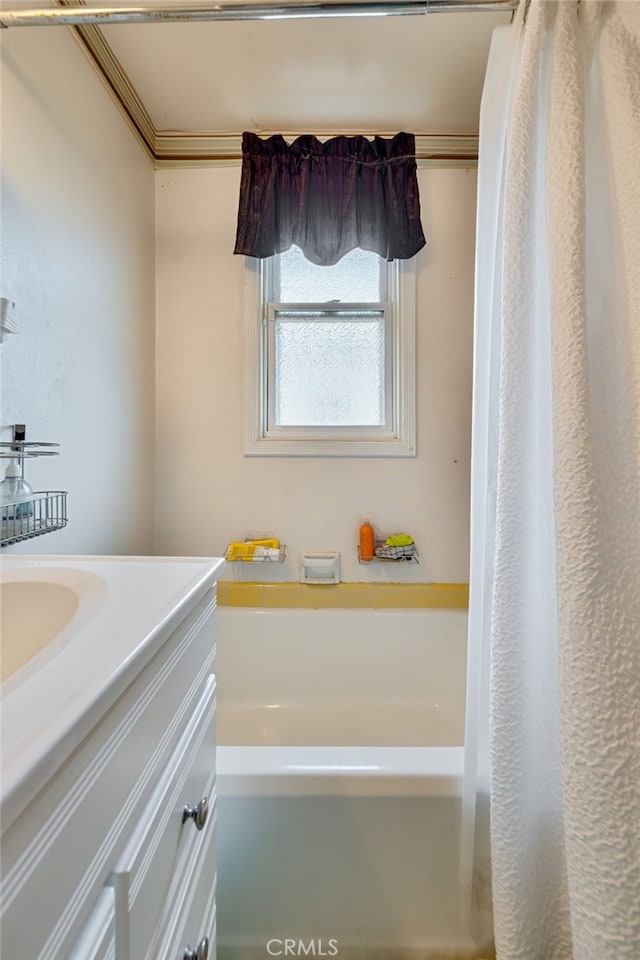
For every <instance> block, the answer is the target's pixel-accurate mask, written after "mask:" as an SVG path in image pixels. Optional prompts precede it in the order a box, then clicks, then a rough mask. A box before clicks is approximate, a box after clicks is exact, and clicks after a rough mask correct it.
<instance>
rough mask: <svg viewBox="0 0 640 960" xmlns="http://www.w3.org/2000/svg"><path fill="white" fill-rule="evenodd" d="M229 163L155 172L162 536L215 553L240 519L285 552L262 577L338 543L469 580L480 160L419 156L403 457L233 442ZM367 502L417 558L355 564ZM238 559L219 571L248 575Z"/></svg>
mask: <svg viewBox="0 0 640 960" xmlns="http://www.w3.org/2000/svg"><path fill="white" fill-rule="evenodd" d="M239 176H240V169H239V167H238V166H232V167H228V168H223V169H210V170H189V171H187V170H176V171H164V170H163V171H159V172H158V173H157V175H156V177H157V181H156V182H157V190H156V196H157V205H156V220H157V296H158V310H157V331H158V338H157V351H158V353H157V357H158V367H157V377H158V380H157V417H158V420H157V426H158V432H157V473H156V482H157V492H158V499H157V537H158V539H157V546H158V549H159V551H160V552H163V553H187V554H189V553H190V554H219V553H220V552H221V551H222V550H223V549H224V547H225V544H226V543H227V542H228V541H230V540H232V539H237V538H239V537H242V536H243V535H245V534H246V533H248V532H250V531H256V530H257V531H261V530H274V531H275V532H276V533H277V534H278V535H279V536H280V537H281V538H282V539H283V540H284V541H285V542H286V543H287V544H288V545H289V547H290V555H291V560H292V562H291V564H290V565H289V564H285V565H284V566H283V567H282V568H278V569H277V570H274V569H273V568H271V567H270V568H269V572H268V577H269V578H270V579H272V578H275V577H279V578H284V579H294V580H295V579H297V578H298V562H299V554H300V552H301V551H304V550H339V551H340V552H341V554H342V561H343V576H344V579H346V580H362V579H368V578H371V577H374V576H375V575H376V574H377V575H378V576H381V577H383V578H385V579H394V580H402V579H407V578H411V579H416V580H442V581H466V580H467V579H468V528H469V448H470V439H469V438H470V423H471V399H470V393H471V355H472V320H473V256H474V223H475V189H476V177H475V172H474V171H468V170H462V169H432V170H428V169H424V170H421V171H420V188H421V198H422V214H423V223H424V228H425V232H426V234H427V238H428V245H427V247H426V249H425V250H423V251H421V253H420V254H419V255H418V444H419V455H418V457H417V458H415V459H410V460H384V459H382V460H349V459H334V460H331V459H317V460H316V459H297V460H296V459H286V458H285V459H282V458H280V459H278V458H269V459H263V458H259V459H257V458H246V457H244V455H243V423H244V420H243V416H244V414H243V396H244V393H243V366H244V359H245V348H244V318H243V313H242V311H243V282H244V261H243V258H241V257H234V256H233V254H232V250H233V241H234V237H235V218H236V213H237V198H238V187H239ZM366 517H369V518H370V519H371V520H372V521H373V522H374V523H375V524H376V525H377V526H379V527H380V528H381V529H382V530H387V531H388V532H393V531H398V530H408V531H409V532H411V533H412V534H413V536H414V537H415V539H416V541H417V542H418V545H419V547H420V549H421V551H422V557H423V561H422V563H421V564H420V566H408V567H405V566H403V567H402V568H399V567H397V566H394V567H393V568H392V569H391V570H390V569H389V568H388V567H384V568H382V567H380V566H378V567H377V569H376V571H372V570H370V568H368V567H367V568H364V567H361V566H359V565H358V563H357V561H356V559H355V545H356V542H357V530H358V526H359V524H360V523H361V522H362V520H363V519H365V518H366ZM237 567H239V565H236V568H237ZM236 568H234V569H233V570H229V572H228V575H230V576H234V575H235V576H238V575H240V573H244V574H246V575H247V576H249V577H251V578H255V576H256V568H255V567H254V568H253V569H252V570H250V571H241V572H240V573H239V572H238V570H237V569H236ZM263 571H264V566H263V567H261V568H260V572H261V573H262V572H263Z"/></svg>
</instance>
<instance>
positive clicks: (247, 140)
mask: <svg viewBox="0 0 640 960" xmlns="http://www.w3.org/2000/svg"><path fill="white" fill-rule="evenodd" d="M292 244H296V246H298V247H300V249H301V250H302V252H303V253H304V255H305V257H306V258H307V259H308V260H310V261H311V262H312V263H317V264H320V265H322V266H328V265H329V264H333V263H337V262H338V260H340V258H341V257H343V256H344V255H345V253H348V252H349V251H350V250H353V249H354V248H355V247H361V248H362V249H363V250H371V251H373V252H374V253H378V254H379V255H380V256H381V257H383V258H384V259H385V260H395V259H399V260H408V259H409V258H410V257H413V256H414V254H416V253H417V252H418V250H420V249H421V248H422V247H423V246H424V244H425V239H424V234H423V232H422V226H421V224H420V196H419V194H418V178H417V175H416V161H415V137H414V136H413V134H411V133H397V134H396V135H395V137H393V138H391V139H385V138H384V137H375V138H374V139H373V140H367V138H366V137H334V138H333V139H332V140H328V141H327V142H326V143H321V142H320V140H318V139H317V137H313V136H304V137H298V139H297V140H295V141H294V142H293V143H292V144H290V145H289V144H287V143H286V141H285V139H284V137H282V136H280V135H279V134H278V135H277V136H274V137H269V138H268V139H266V140H262V139H261V138H260V137H258V136H256V135H255V134H254V133H244V134H243V135H242V181H241V184H240V207H239V210H238V232H237V235H236V246H235V250H234V253H240V254H245V255H246V256H248V257H271V256H273V255H274V254H276V253H283V252H284V251H285V250H288V249H289V247H290V246H291V245H292Z"/></svg>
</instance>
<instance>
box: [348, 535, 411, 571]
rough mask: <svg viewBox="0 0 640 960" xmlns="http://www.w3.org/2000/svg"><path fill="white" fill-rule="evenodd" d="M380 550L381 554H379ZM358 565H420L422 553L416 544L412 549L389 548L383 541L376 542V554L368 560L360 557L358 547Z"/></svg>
mask: <svg viewBox="0 0 640 960" xmlns="http://www.w3.org/2000/svg"><path fill="white" fill-rule="evenodd" d="M378 550H380V551H381V552H380V553H378ZM358 563H361V564H362V565H363V566H367V565H368V564H370V563H420V553H419V552H418V548H417V547H416V545H415V544H411V546H410V547H408V546H407V547H387V546H386V545H385V543H384V541H383V540H376V544H375V553H374V555H373V556H372V557H371V558H370V559H368V560H365V559H364V558H363V557H361V556H360V547H358Z"/></svg>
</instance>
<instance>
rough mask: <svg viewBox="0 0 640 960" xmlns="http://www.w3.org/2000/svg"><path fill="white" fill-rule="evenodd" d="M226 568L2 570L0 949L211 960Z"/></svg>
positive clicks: (45, 562)
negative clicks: (221, 593) (6, 656)
mask: <svg viewBox="0 0 640 960" xmlns="http://www.w3.org/2000/svg"><path fill="white" fill-rule="evenodd" d="M222 567H223V561H221V560H199V559H167V560H163V559H137V558H115V557H114V558H97V557H85V558H81V557H67V558H47V557H39V558H22V557H20V558H15V559H14V558H10V559H9V560H3V564H2V577H1V585H0V591H2V593H3V594H4V595H5V597H6V598H7V599H6V603H5V604H3V609H2V620H3V646H5V647H7V648H8V649H10V648H13V647H14V646H15V645H17V646H18V649H22V646H23V644H26V643H27V640H28V638H31V640H30V642H31V644H32V646H31V647H29V652H28V658H27V659H26V661H25V662H23V663H21V658H20V656H19V655H18V657H17V659H15V657H14V658H12V660H13V670H14V672H13V673H12V674H11V675H10V676H7V677H6V679H4V680H3V683H2V686H1V687H0V703H1V709H2V721H3V724H2V727H3V729H2V748H3V749H2V755H3V776H2V788H1V789H2V793H1V803H2V807H1V813H2V840H1V843H2V847H1V856H2V901H1V908H0V910H1V913H0V918H1V919H0V923H1V940H0V944H1V951H0V952H1V954H2V956H3V957H4V956H6V957H7V958H11V960H36V958H39V960H103V958H104V960H106V958H112V960H174V958H175V960H205V958H206V957H207V956H208V957H209V958H213V957H214V956H215V923H216V921H215V893H216V857H215V824H216V800H215V711H216V684H215V676H214V673H213V665H214V658H215V633H214V617H215V606H216V589H215V583H216V579H217V577H218V576H219V574H220V571H221V569H222ZM21 611H23V612H24V616H21ZM21 619H24V620H26V621H27V628H26V634H28V636H27V635H26V634H25V633H24V632H22V633H21V631H23V629H24V628H23V625H22V624H21ZM48 621H49V622H51V624H52V627H51V630H50V633H53V635H52V636H48V635H47V627H46V624H47V622H48ZM34 638H35V640H34ZM34 644H35V646H34ZM16 663H17V664H18V666H17V667H16V666H15V664H16Z"/></svg>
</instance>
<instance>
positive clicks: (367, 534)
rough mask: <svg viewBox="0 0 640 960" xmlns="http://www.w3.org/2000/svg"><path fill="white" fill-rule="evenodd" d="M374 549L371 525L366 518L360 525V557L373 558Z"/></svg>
mask: <svg viewBox="0 0 640 960" xmlns="http://www.w3.org/2000/svg"><path fill="white" fill-rule="evenodd" d="M374 550H375V541H374V538H373V527H372V526H371V524H370V523H369V521H368V520H365V522H364V523H363V524H362V526H361V527H360V559H361V560H373V555H374Z"/></svg>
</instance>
